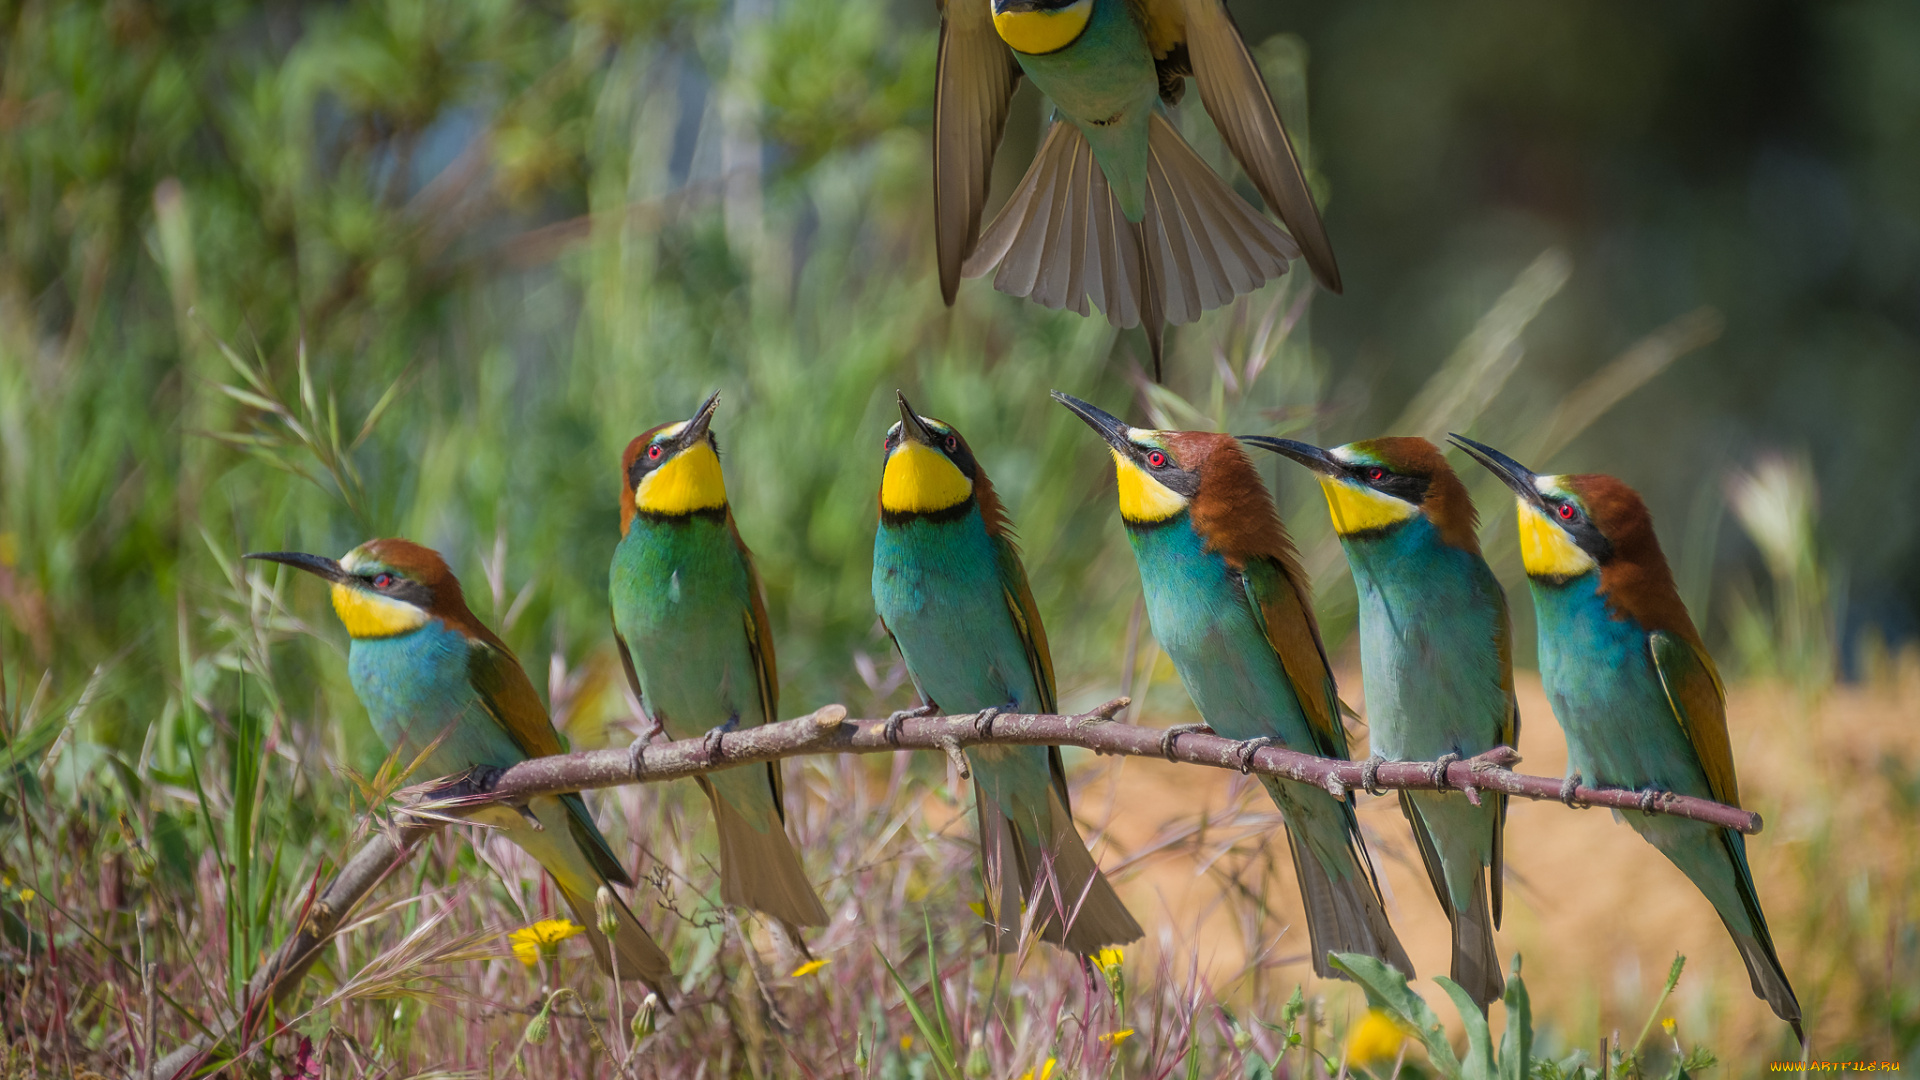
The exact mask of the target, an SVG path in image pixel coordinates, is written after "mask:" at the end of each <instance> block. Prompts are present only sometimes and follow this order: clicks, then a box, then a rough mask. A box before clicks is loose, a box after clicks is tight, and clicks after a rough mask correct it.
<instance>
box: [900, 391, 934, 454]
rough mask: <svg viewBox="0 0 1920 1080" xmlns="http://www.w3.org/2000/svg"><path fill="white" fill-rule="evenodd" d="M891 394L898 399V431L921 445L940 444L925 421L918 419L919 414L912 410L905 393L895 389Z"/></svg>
mask: <svg viewBox="0 0 1920 1080" xmlns="http://www.w3.org/2000/svg"><path fill="white" fill-rule="evenodd" d="M893 396H894V397H895V398H898V399H899V401H900V433H901V434H902V435H905V436H906V437H907V438H909V439H912V440H913V441H914V442H917V443H919V444H920V445H922V446H938V445H940V436H938V435H935V434H934V433H933V429H932V428H930V427H928V426H927V422H926V421H925V420H922V419H920V414H919V413H917V412H914V411H913V406H912V405H911V404H909V403H908V402H907V395H905V394H903V393H901V392H900V391H898V390H895V391H894V392H893Z"/></svg>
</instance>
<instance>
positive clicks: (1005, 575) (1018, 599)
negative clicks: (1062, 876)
mask: <svg viewBox="0 0 1920 1080" xmlns="http://www.w3.org/2000/svg"><path fill="white" fill-rule="evenodd" d="M993 549H994V557H995V561H996V562H998V563H999V570H1000V590H1001V591H1000V595H1001V596H1003V597H1005V598H1006V601H1007V614H1008V615H1010V616H1012V617H1013V628H1014V630H1015V631H1016V632H1018V633H1019V635H1020V642H1021V644H1023V645H1025V646H1026V648H1027V668H1028V670H1030V671H1032V672H1033V685H1035V686H1036V687H1039V689H1040V708H1041V710H1042V711H1045V712H1055V711H1058V709H1059V708H1060V705H1059V701H1060V699H1059V692H1058V690H1057V688H1056V687H1055V685H1054V681H1053V653H1052V652H1051V651H1049V650H1048V648H1047V628H1046V626H1045V625H1043V624H1042V623H1041V622H1040V609H1039V608H1037V607H1035V606H1034V603H1033V588H1032V586H1030V585H1028V584H1027V568H1026V566H1025V564H1023V563H1021V561H1020V550H1019V549H1018V548H1016V547H1014V545H1013V541H1012V540H1010V539H1008V538H1007V537H1005V536H995V537H994V538H993ZM1047 766H1048V769H1049V771H1050V772H1051V773H1052V774H1053V786H1054V788H1055V789H1056V791H1057V793H1058V794H1059V796H1060V805H1061V806H1072V805H1073V800H1072V798H1070V797H1069V796H1068V794H1067V768H1066V763H1065V762H1063V761H1061V760H1060V748H1059V747H1057V746H1049V747H1047Z"/></svg>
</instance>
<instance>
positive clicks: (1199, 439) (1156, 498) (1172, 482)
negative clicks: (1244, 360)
mask: <svg viewBox="0 0 1920 1080" xmlns="http://www.w3.org/2000/svg"><path fill="white" fill-rule="evenodd" d="M1053 400H1055V401H1057V402H1059V403H1060V404H1062V405H1065V406H1066V407H1067V408H1068V409H1070V410H1072V411H1073V413H1074V415H1076V416H1078V417H1079V418H1080V419H1082V420H1085V421H1086V422H1087V426H1088V427H1090V428H1092V429H1093V430H1094V431H1095V432H1097V433H1099V435H1100V437H1101V438H1102V439H1105V440H1106V442H1107V447H1108V449H1110V450H1111V451H1112V452H1113V470H1114V478H1115V480H1116V481H1117V482H1118V484H1119V488H1120V517H1121V518H1122V519H1123V520H1125V521H1126V522H1127V524H1129V525H1154V524H1158V523H1160V522H1162V521H1169V520H1172V519H1173V518H1176V517H1178V516H1180V515H1181V514H1183V513H1185V512H1186V511H1187V509H1188V507H1189V506H1190V505H1191V504H1192V503H1193V500H1194V498H1195V497H1196V496H1198V495H1199V494H1200V466H1201V464H1202V462H1203V461H1204V460H1205V459H1206V458H1207V457H1209V456H1210V453H1209V451H1210V450H1211V449H1212V446H1211V445H1210V443H1211V442H1212V441H1213V440H1218V439H1226V440H1227V441H1228V442H1231V441H1232V439H1231V437H1229V436H1225V435H1210V434H1208V433H1206V432H1200V431H1153V430H1149V429H1146V428H1137V427H1129V426H1128V425H1127V423H1126V422H1125V421H1123V420H1121V419H1120V418H1119V417H1117V416H1114V415H1113V414H1112V413H1108V412H1105V411H1103V410H1101V409H1098V408H1096V407H1094V406H1092V405H1090V404H1088V403H1086V402H1084V401H1081V400H1080V399H1079V398H1077V397H1074V396H1073V395H1071V394H1063V393H1061V392H1060V391H1058V390H1055V391H1054V392H1053ZM1243 457H1244V455H1243Z"/></svg>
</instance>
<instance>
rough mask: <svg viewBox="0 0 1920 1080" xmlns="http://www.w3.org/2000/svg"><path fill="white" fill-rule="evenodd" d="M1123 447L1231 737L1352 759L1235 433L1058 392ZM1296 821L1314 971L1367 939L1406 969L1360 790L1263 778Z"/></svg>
mask: <svg viewBox="0 0 1920 1080" xmlns="http://www.w3.org/2000/svg"><path fill="white" fill-rule="evenodd" d="M1053 396H1054V398H1055V400H1057V401H1059V402H1060V403H1061V404H1063V405H1065V406H1066V407H1067V408H1069V409H1072V410H1073V411H1074V412H1075V413H1077V414H1079V416H1080V418H1081V419H1082V420H1085V421H1086V422H1087V423H1088V424H1089V425H1090V426H1091V427H1092V428H1093V429H1094V430H1095V431H1097V432H1099V433H1100V437H1101V438H1103V439H1105V440H1106V441H1107V444H1108V446H1110V447H1111V448H1112V450H1113V464H1114V471H1115V473H1116V474H1117V479H1118V481H1119V488H1120V518H1121V520H1122V521H1123V522H1124V523H1125V524H1126V529H1127V539H1128V541H1130V542H1131V543H1132V545H1133V556H1134V559H1135V561H1136V562H1138V563H1139V564H1140V584H1141V587H1142V589H1143V590H1144V592H1145V594H1146V607H1147V617H1148V620H1149V621H1150V622H1151V623H1152V626H1153V636H1154V637H1155V638H1156V639H1158V640H1159V642H1160V647H1161V648H1162V649H1164V650H1166V653H1167V656H1168V657H1170V658H1171V659H1172V660H1173V666H1174V667H1175V668H1176V669H1177V670H1178V671H1179V672H1180V681H1181V682H1183V683H1185V684H1186V687H1187V693H1188V694H1189V695H1191V696H1192V698H1193V703H1194V705H1195V706H1196V707H1197V708H1198V709H1199V710H1200V715H1201V716H1202V717H1203V718H1204V719H1205V720H1206V722H1207V725H1208V726H1209V727H1211V728H1212V729H1213V730H1214V731H1215V732H1217V733H1218V734H1220V735H1222V736H1225V737H1226V738H1229V739H1240V740H1254V741H1259V742H1276V743H1279V744H1281V745H1284V746H1287V747H1289V748H1291V749H1294V750H1299V751H1302V752H1304V753H1310V754H1318V755H1321V756H1323V757H1338V758H1343V757H1346V756H1347V735H1346V731H1345V730H1344V729H1343V728H1342V727H1341V726H1340V702H1339V698H1338V697H1337V695H1336V693H1335V690H1334V684H1333V672H1332V671H1331V670H1330V669H1329V668H1328V666H1327V656H1326V650H1325V649H1324V648H1323V647H1322V646H1321V643H1320V629H1319V627H1318V626H1317V625H1316V624H1315V622H1314V618H1313V605H1312V603H1311V602H1310V600H1309V598H1308V595H1307V583H1306V579H1305V577H1304V575H1303V574H1302V571H1301V569H1300V566H1299V560H1298V558H1297V557H1296V556H1295V554H1294V550H1293V542H1292V541H1291V540H1290V539H1288V537H1287V531H1286V528H1285V526H1283V525H1281V523H1280V515H1279V514H1278V513H1277V512H1275V510H1274V507H1273V496H1272V495H1271V494H1269V493H1268V491H1267V488H1266V485H1265V484H1264V483H1262V482H1261V479H1260V474H1259V472H1257V471H1256V470H1255V469H1254V467H1253V462H1251V461H1249V460H1247V455H1246V452H1245V451H1244V450H1242V449H1240V444H1239V443H1238V442H1236V441H1235V440H1234V438H1233V436H1231V435H1215V434H1212V433H1210V432H1204V431H1146V430H1142V429H1140V428H1134V427H1128V426H1127V425H1126V424H1125V423H1124V422H1122V421H1121V420H1119V419H1117V418H1115V417H1113V416H1110V415H1108V414H1107V413H1104V412H1102V411H1100V410H1099V409H1096V408H1094V407H1093V406H1092V405H1089V404H1087V403H1086V402H1084V401H1081V400H1080V399H1078V398H1074V397H1069V396H1067V395H1066V394H1062V393H1060V392H1059V391H1057V390H1056V391H1054V394H1053ZM1261 779H1262V782H1263V783H1264V784H1265V785H1266V788H1267V793H1268V794H1269V795H1271V796H1272V797H1273V801H1274V803H1275V804H1276V805H1277V806H1279V808H1280V813H1281V816H1282V817H1284V818H1285V819H1286V824H1287V842H1288V845H1289V847H1290V849H1291V851H1292V853H1293V866H1294V872H1295V875H1296V876H1297V877H1298V878H1299V881H1300V893H1301V897H1302V899H1303V900H1304V901H1305V904H1306V911H1307V933H1308V937H1309V939H1310V943H1311V948H1312V951H1313V970H1314V971H1315V973H1317V974H1319V975H1320V976H1322V977H1323V978H1324V977H1328V976H1331V975H1333V974H1334V972H1333V971H1332V969H1331V967H1330V966H1329V965H1328V963H1327V954H1328V953H1329V952H1358V953H1366V954H1367V955H1369V956H1374V957H1378V958H1379V959H1381V960H1383V961H1385V962H1387V963H1389V964H1392V965H1393V966H1394V967H1397V968H1399V969H1400V970H1401V971H1402V972H1405V973H1406V974H1407V975H1408V976H1412V975H1413V965H1412V964H1411V963H1410V962H1409V961H1408V960H1407V954H1406V951H1405V950H1403V949H1402V948H1401V947H1400V939H1399V938H1398V937H1396V936H1395V935H1394V932H1393V927H1392V926H1391V925H1390V924H1389V923H1388V922H1387V915H1386V912H1385V911H1384V910H1382V909H1381V906H1380V892H1379V884H1378V882H1377V881H1376V880H1375V878H1374V874H1373V863H1372V860H1370V859H1369V858H1368V857H1367V851H1366V844H1365V841H1364V840H1362V839H1361V836H1360V823H1359V820H1358V819H1357V818H1356V817H1355V816H1354V812H1353V803H1352V802H1351V801H1345V800H1341V799H1336V798H1335V797H1334V796H1333V795H1332V794H1331V793H1329V792H1327V791H1326V790H1325V789H1323V788H1319V787H1315V786H1314V785H1312V784H1304V783H1300V782H1298V781H1293V780H1280V779H1275V778H1272V777H1262V778H1261Z"/></svg>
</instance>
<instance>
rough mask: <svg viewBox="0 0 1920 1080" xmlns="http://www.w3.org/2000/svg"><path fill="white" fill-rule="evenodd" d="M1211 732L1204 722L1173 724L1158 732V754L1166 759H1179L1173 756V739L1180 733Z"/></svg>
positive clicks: (1209, 733)
mask: <svg viewBox="0 0 1920 1080" xmlns="http://www.w3.org/2000/svg"><path fill="white" fill-rule="evenodd" d="M1200 734H1207V735H1211V734H1213V729H1212V728H1210V727H1208V726H1207V725H1205V724H1175V725H1173V726H1172V727H1170V728H1168V729H1167V730H1165V731H1163V732H1161V733H1160V756H1161V757H1163V758H1166V759H1167V760H1168V761H1177V760H1179V759H1177V758H1175V757H1174V756H1173V740H1175V739H1177V738H1179V737H1180V736H1182V735H1200Z"/></svg>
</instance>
